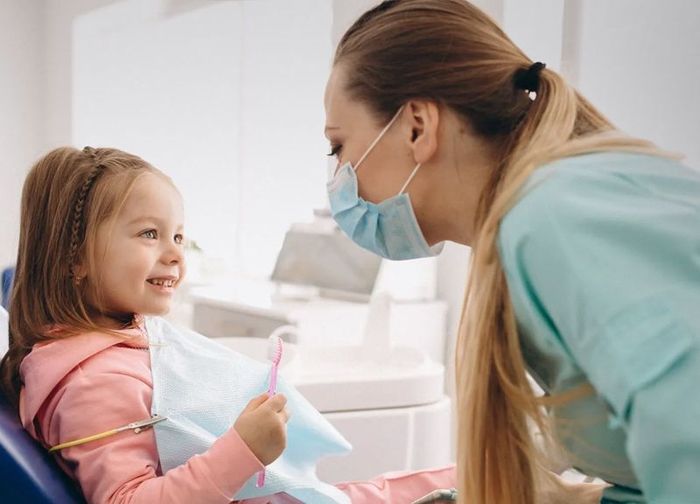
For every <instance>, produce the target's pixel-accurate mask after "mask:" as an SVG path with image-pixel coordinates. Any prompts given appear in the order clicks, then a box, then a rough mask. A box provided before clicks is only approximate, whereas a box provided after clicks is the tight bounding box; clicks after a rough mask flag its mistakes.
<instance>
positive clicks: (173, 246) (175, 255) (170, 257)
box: [161, 242, 185, 264]
mask: <svg viewBox="0 0 700 504" xmlns="http://www.w3.org/2000/svg"><path fill="white" fill-rule="evenodd" d="M184 259H185V254H184V250H183V246H182V245H181V244H178V243H175V242H170V243H168V244H167V245H166V248H165V250H164V251H163V255H162V258H161V260H162V261H163V262H164V263H165V264H182V262H183V261H184Z"/></svg>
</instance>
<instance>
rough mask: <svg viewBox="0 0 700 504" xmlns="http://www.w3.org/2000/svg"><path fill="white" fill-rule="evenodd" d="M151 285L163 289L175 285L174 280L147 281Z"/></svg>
mask: <svg viewBox="0 0 700 504" xmlns="http://www.w3.org/2000/svg"><path fill="white" fill-rule="evenodd" d="M149 281H150V282H151V283H152V284H153V285H159V286H164V287H172V286H173V285H174V284H175V280H149Z"/></svg>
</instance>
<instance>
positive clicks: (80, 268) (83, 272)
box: [71, 261, 87, 285]
mask: <svg viewBox="0 0 700 504" xmlns="http://www.w3.org/2000/svg"><path fill="white" fill-rule="evenodd" d="M71 273H72V274H73V281H74V282H75V285H78V284H80V282H82V281H83V279H84V278H85V277H86V276H87V267H86V266H85V265H84V264H83V262H82V261H81V262H79V263H77V264H74V265H73V267H72V268H71Z"/></svg>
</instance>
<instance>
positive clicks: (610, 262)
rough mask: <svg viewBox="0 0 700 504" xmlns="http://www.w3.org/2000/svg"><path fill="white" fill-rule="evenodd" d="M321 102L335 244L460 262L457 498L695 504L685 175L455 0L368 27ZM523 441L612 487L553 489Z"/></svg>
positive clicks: (383, 10) (699, 281) (697, 332)
mask: <svg viewBox="0 0 700 504" xmlns="http://www.w3.org/2000/svg"><path fill="white" fill-rule="evenodd" d="M325 105H326V114H327V128H326V136H327V138H328V140H329V141H330V144H331V155H334V156H336V157H337V160H338V168H337V170H336V172H335V174H334V176H333V178H332V180H330V181H329V183H328V193H329V199H330V205H331V211H332V213H333V216H334V218H335V219H336V221H337V222H338V224H339V226H340V227H341V228H342V229H343V230H344V231H345V232H346V233H347V234H348V235H349V236H351V237H352V238H353V239H354V240H355V241H356V242H357V243H358V244H360V245H361V246H363V247H365V248H367V249H369V250H372V251H374V252H375V253H377V254H379V255H382V256H384V257H387V258H390V259H410V258H418V257H425V256H430V255H434V254H436V253H437V252H438V248H437V247H436V244H439V243H441V242H443V241H446V240H451V241H453V242H457V243H462V244H465V245H469V246H471V247H472V248H473V254H472V264H471V270H470V281H469V284H468V289H467V295H466V301H465V308H464V313H463V318H462V324H461V328H460V334H459V340H458V344H457V355H456V359H457V392H458V412H459V446H458V478H459V487H460V488H459V492H460V500H461V501H462V502H465V503H479V504H491V503H508V504H513V503H523V504H526V503H527V504H531V503H535V502H551V501H557V502H576V501H578V500H587V501H589V502H590V501H593V502H595V501H600V500H602V501H603V502H610V503H612V502H648V503H661V502H663V503H671V502H672V503H697V502H700V429H699V428H698V425H699V424H698V421H700V392H699V391H698V383H700V348H699V347H700V308H699V307H700V175H699V174H698V173H697V172H695V171H693V170H691V169H690V168H687V167H685V166H683V165H682V164H680V163H679V162H677V161H676V160H674V159H672V158H671V157H670V156H667V155H664V154H662V153H661V152H659V151H657V150H656V148H655V147H654V146H653V145H652V144H651V143H649V142H646V141H642V140H638V139H634V138H630V137H628V136H625V135H624V134H622V133H621V132H619V131H617V130H616V129H615V126H614V125H613V124H611V123H610V122H609V121H608V120H607V119H606V118H605V117H604V116H603V115H602V114H601V113H600V112H598V111H597V110H596V109H595V108H594V107H593V106H592V105H591V104H590V103H589V102H588V101H586V99H585V98H583V97H582V96H581V95H580V94H578V93H577V92H576V91H575V90H574V89H573V88H572V87H571V86H569V85H568V84H567V83H566V82H565V81H564V80H563V79H562V77H561V76H559V75H557V74H556V73H555V72H553V71H551V70H549V69H548V68H546V67H545V65H544V64H542V63H540V62H533V61H531V60H530V59H528V58H527V57H526V56H525V54H523V52H522V51H521V50H520V49H519V48H518V47H516V46H515V45H514V44H513V43H512V42H511V40H510V39H509V38H508V37H507V36H506V35H505V34H504V33H503V31H501V29H499V27H498V26H496V25H495V24H494V23H493V21H492V20H491V19H489V17H488V16H486V15H485V14H484V13H483V12H481V11H480V10H478V9H477V8H475V7H474V6H472V5H470V4H469V3H467V2H466V1H463V0H394V1H385V2H383V3H382V4H380V5H378V6H377V7H375V8H374V9H372V10H370V11H368V12H366V13H365V14H364V15H363V16H361V17H360V19H358V20H357V22H356V23H355V24H354V25H353V26H352V27H351V28H350V29H349V30H348V31H347V33H346V34H345V35H344V37H343V38H342V40H341V42H340V44H339V46H338V48H337V52H336V55H335V61H334V66H333V70H332V73H331V75H330V78H329V82H328V86H327V90H326V97H325ZM526 370H527V371H529V372H530V374H531V375H532V376H533V377H534V378H535V380H536V381H537V382H538V383H539V384H540V386H541V387H542V388H543V389H544V390H545V392H546V394H545V396H544V397H542V398H537V397H535V395H534V393H533V391H532V388H531V387H530V385H529V384H528V380H527V375H526ZM535 432H539V433H541V434H543V435H544V436H545V438H546V439H548V440H550V441H553V442H554V443H555V444H556V447H557V448H562V449H563V451H564V452H565V454H566V455H567V456H568V460H569V462H570V463H571V464H572V465H573V466H575V467H576V468H578V469H579V470H581V471H582V472H584V473H586V474H588V475H590V476H597V477H600V478H602V479H603V480H605V481H607V482H609V483H610V486H609V487H607V488H605V489H604V491H603V488H602V487H581V486H567V485H565V484H564V483H562V482H561V480H559V479H557V478H556V477H555V476H554V475H553V474H552V473H550V472H549V471H548V470H547V468H548V462H549V461H548V455H550V454H551V453H552V452H553V448H552V446H553V445H551V444H546V446H550V448H549V449H548V450H541V449H539V448H538V447H539V446H541V443H536V442H535V440H534V439H533V437H534V434H533V433H535Z"/></svg>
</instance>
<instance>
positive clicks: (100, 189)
mask: <svg viewBox="0 0 700 504" xmlns="http://www.w3.org/2000/svg"><path fill="white" fill-rule="evenodd" d="M145 173H155V174H158V175H160V176H163V177H165V178H166V179H167V177H166V176H165V175H163V174H162V173H161V172H159V171H158V170H156V169H155V168H154V167H152V166H151V165H150V164H148V163H147V162H145V161H144V160H143V159H141V158H139V157H137V156H134V155H132V154H128V153H126V152H123V151H120V150H117V149H109V148H100V149H93V148H91V147H86V148H85V149H83V150H82V151H80V150H77V149H74V148H72V147H61V148H58V149H55V150H52V151H51V152H49V153H48V154H46V155H45V156H44V157H43V158H41V159H40V160H39V161H37V163H36V164H35V165H34V166H33V167H32V169H31V170H30V172H29V174H28V175H27V178H26V180H25V183H24V188H23V190H22V203H21V217H20V219H21V220H20V238H19V248H18V253H17V263H16V272H15V278H14V282H13V286H12V296H11V300H10V308H9V314H10V327H9V328H10V331H9V333H10V342H9V350H8V352H7V354H6V355H5V357H4V358H3V359H2V363H1V364H0V375H1V376H0V377H1V379H2V388H3V390H4V392H5V395H6V396H7V397H8V398H9V399H10V401H11V402H13V403H14V404H15V405H17V402H18V397H19V391H20V388H21V386H22V383H21V379H20V373H19V367H20V364H21V362H22V359H24V357H25V356H26V355H27V354H28V353H29V352H30V351H31V350H32V347H33V346H34V345H35V344H36V343H39V342H42V341H47V340H50V339H55V338H61V337H68V336H71V335H74V334H76V333H79V332H82V331H90V330H100V329H101V328H100V327H99V326H98V324H97V323H96V322H95V314H96V313H100V312H101V311H102V307H101V306H100V301H99V300H100V299H101V291H100V285H99V275H98V274H97V272H96V269H95V263H96V261H95V257H96V254H97V251H96V246H95V245H96V236H97V229H98V228H99V227H100V226H102V225H103V224H105V223H109V222H110V221H111V220H113V219H114V218H115V217H116V216H117V214H118V213H119V210H120V209H121V207H122V205H123V204H124V202H125V201H126V199H127V197H128V195H129V192H130V191H131V189H132V187H133V186H134V184H135V182H136V180H137V179H138V178H139V177H140V176H141V175H143V174H145ZM79 264H80V265H83V266H84V267H85V269H86V270H87V275H86V278H85V281H82V280H81V279H80V278H78V277H77V276H76V273H75V271H76V266H77V265H79ZM49 329H52V330H49ZM57 329H58V330H57Z"/></svg>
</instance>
